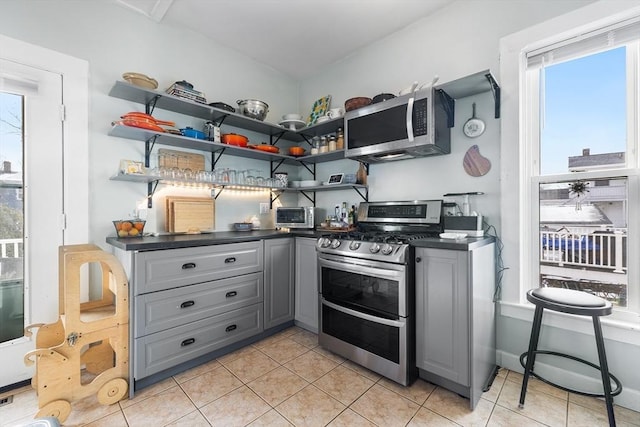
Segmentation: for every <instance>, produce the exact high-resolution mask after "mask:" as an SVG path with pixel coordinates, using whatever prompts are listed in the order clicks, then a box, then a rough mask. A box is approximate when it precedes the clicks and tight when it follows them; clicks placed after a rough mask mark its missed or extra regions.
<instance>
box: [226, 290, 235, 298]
mask: <svg viewBox="0 0 640 427" xmlns="http://www.w3.org/2000/svg"><path fill="white" fill-rule="evenodd" d="M236 295H238V293H237V292H236V291H231V292H227V294H226V295H225V296H226V297H227V298H231V297H235V296H236Z"/></svg>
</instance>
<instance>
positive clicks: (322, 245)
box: [317, 237, 331, 248]
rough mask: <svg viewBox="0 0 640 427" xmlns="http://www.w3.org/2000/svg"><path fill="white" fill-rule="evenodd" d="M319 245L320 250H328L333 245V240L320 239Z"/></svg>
mask: <svg viewBox="0 0 640 427" xmlns="http://www.w3.org/2000/svg"><path fill="white" fill-rule="evenodd" d="M317 245H318V247H319V248H328V247H329V246H330V245H331V239H329V238H327V237H321V238H319V239H318V243H317Z"/></svg>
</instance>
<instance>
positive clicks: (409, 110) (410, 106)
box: [407, 96, 415, 142]
mask: <svg viewBox="0 0 640 427" xmlns="http://www.w3.org/2000/svg"><path fill="white" fill-rule="evenodd" d="M414 100H415V97H414V96H412V97H411V98H409V101H408V102H407V139H408V140H409V141H411V142H413V101H414Z"/></svg>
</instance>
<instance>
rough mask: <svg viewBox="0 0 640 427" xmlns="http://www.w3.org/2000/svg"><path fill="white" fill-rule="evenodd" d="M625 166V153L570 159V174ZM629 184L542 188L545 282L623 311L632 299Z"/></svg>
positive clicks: (617, 181) (587, 154)
mask: <svg viewBox="0 0 640 427" xmlns="http://www.w3.org/2000/svg"><path fill="white" fill-rule="evenodd" d="M616 164H621V165H624V153H605V154H595V155H592V154H590V150H589V149H584V150H583V153H582V156H575V157H569V165H568V166H569V170H570V171H573V172H576V171H583V170H586V169H592V170H593V169H598V168H602V167H603V166H605V165H606V166H607V167H609V168H610V167H612V166H615V165H616ZM627 217H628V216H627V180H626V179H624V178H620V179H592V180H588V181H574V182H562V183H553V184H541V185H540V280H541V283H543V284H545V285H547V286H555V287H565V288H572V289H580V290H585V291H590V292H592V293H595V294H598V295H600V296H603V297H605V298H607V299H608V300H610V301H611V302H613V303H614V304H617V305H619V306H626V295H627V283H628V279H627V259H626V258H627Z"/></svg>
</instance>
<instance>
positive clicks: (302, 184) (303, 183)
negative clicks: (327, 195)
mask: <svg viewBox="0 0 640 427" xmlns="http://www.w3.org/2000/svg"><path fill="white" fill-rule="evenodd" d="M321 185H322V181H313V180H306V181H300V187H319V186H321Z"/></svg>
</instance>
